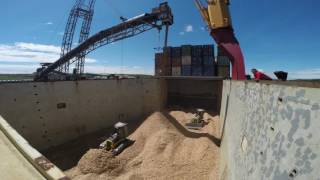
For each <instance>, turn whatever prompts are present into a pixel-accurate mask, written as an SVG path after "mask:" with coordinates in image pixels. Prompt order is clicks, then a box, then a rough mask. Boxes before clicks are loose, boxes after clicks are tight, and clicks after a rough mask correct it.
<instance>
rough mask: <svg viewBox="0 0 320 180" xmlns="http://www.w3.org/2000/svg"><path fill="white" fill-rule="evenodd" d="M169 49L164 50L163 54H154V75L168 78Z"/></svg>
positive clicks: (169, 70)
mask: <svg viewBox="0 0 320 180" xmlns="http://www.w3.org/2000/svg"><path fill="white" fill-rule="evenodd" d="M170 54H171V52H170V49H165V50H164V52H163V53H156V54H155V75H156V76H170V75H171V62H170Z"/></svg>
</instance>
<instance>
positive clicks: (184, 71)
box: [181, 65, 191, 76]
mask: <svg viewBox="0 0 320 180" xmlns="http://www.w3.org/2000/svg"><path fill="white" fill-rule="evenodd" d="M181 75H182V76H191V65H182V66H181Z"/></svg>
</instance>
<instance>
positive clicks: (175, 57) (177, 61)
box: [171, 47, 181, 76]
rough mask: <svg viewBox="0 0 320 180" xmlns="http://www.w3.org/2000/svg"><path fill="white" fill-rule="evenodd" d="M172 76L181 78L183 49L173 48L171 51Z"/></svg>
mask: <svg viewBox="0 0 320 180" xmlns="http://www.w3.org/2000/svg"><path fill="white" fill-rule="evenodd" d="M171 65H172V73H171V74H172V76H181V48H180V47H173V48H172V49H171Z"/></svg>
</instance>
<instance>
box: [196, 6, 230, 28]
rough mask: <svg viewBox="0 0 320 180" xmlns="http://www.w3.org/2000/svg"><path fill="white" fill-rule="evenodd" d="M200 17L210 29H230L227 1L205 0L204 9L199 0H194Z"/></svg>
mask: <svg viewBox="0 0 320 180" xmlns="http://www.w3.org/2000/svg"><path fill="white" fill-rule="evenodd" d="M194 2H195V4H196V6H197V8H198V9H199V11H200V13H201V16H202V18H203V20H204V21H205V23H206V24H207V25H208V26H209V28H210V29H218V28H225V27H231V26H232V23H231V17H230V12H229V5H230V2H229V0H207V4H208V6H207V7H205V6H204V5H203V4H202V2H201V0H194Z"/></svg>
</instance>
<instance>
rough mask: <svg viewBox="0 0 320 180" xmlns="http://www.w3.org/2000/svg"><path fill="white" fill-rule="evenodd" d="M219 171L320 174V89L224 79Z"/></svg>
mask: <svg viewBox="0 0 320 180" xmlns="http://www.w3.org/2000/svg"><path fill="white" fill-rule="evenodd" d="M221 106H222V108H221V120H223V121H224V122H223V123H222V124H223V126H222V127H221V128H222V132H223V137H222V144H221V161H220V165H221V168H220V172H221V174H220V177H221V179H232V180H250V179H252V180H256V179H281V180H282V179H301V180H305V179H320V171H319V168H320V137H319V131H320V89H319V88H302V87H293V86H292V87H289V86H284V85H277V84H266V83H256V82H243V81H224V84H223V95H222V105H221Z"/></svg>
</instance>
